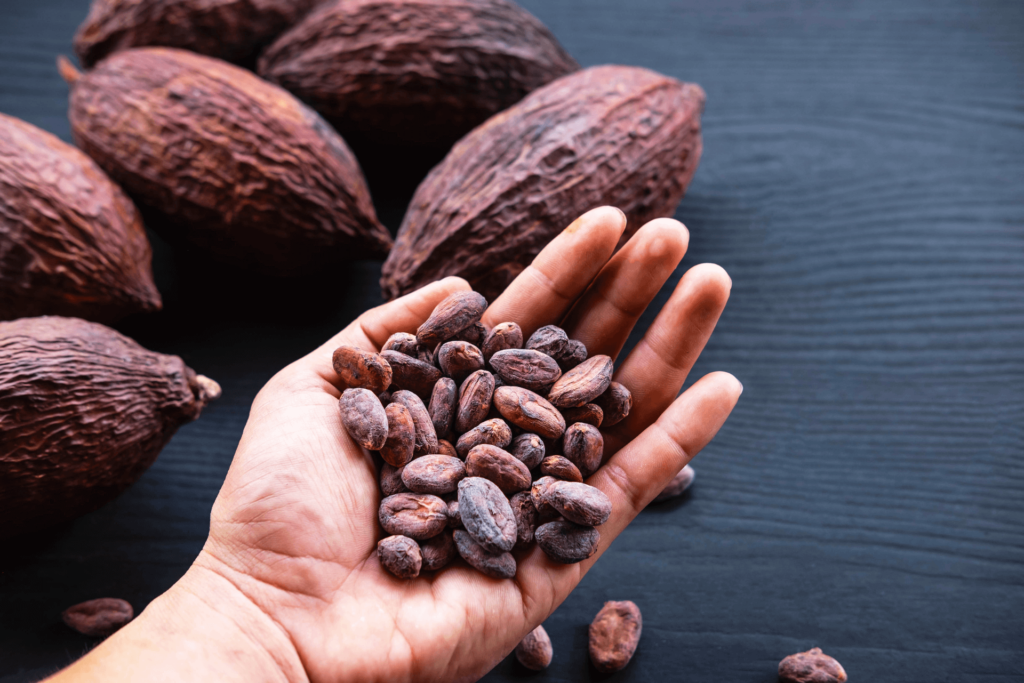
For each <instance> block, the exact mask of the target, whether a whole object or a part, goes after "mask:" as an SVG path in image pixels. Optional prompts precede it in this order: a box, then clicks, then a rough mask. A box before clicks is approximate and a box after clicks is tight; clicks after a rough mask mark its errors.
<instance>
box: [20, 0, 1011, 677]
mask: <svg viewBox="0 0 1024 683" xmlns="http://www.w3.org/2000/svg"><path fill="white" fill-rule="evenodd" d="M524 4H525V5H526V6H527V7H528V8H529V9H530V10H531V11H533V12H534V13H535V14H537V15H538V16H539V17H540V18H541V19H542V20H543V21H545V22H546V23H547V24H548V25H549V26H550V27H551V29H552V30H553V31H554V33H555V34H556V35H557V36H558V38H559V39H560V40H561V41H562V42H563V44H564V45H565V46H566V47H567V48H568V49H569V51H570V52H572V53H573V54H574V55H575V56H576V57H577V58H578V59H579V61H580V62H581V63H582V64H584V65H593V64H600V63H605V62H617V63H626V64H638V65H642V66H646V67H650V68H653V69H657V70H659V71H662V72H664V73H667V74H670V75H672V76H676V77H678V78H681V79H684V80H689V81H696V82H698V83H700V84H701V85H702V86H703V87H704V88H705V89H706V91H707V93H708V105H707V110H706V113H705V116H704V144H705V152H704V158H703V161H702V163H701V166H700V169H699V171H698V172H697V176H696V180H695V181H694V183H693V185H692V187H691V188H690V192H689V194H688V195H687V197H686V198H685V200H684V201H683V204H682V205H681V206H680V208H679V211H678V213H677V214H676V215H677V217H678V218H679V219H681V220H682V221H684V222H685V223H686V224H687V225H688V226H689V228H690V230H691V232H692V239H691V247H690V252H689V254H688V255H687V257H686V260H685V262H684V264H683V266H682V267H681V268H680V270H679V272H677V273H676V275H675V276H674V278H673V280H672V282H670V283H669V285H668V286H667V287H666V290H665V291H664V292H663V293H662V299H661V300H664V296H665V295H667V292H668V291H669V288H670V287H671V286H672V285H674V284H675V281H676V280H677V279H678V277H679V275H680V274H681V273H682V272H683V269H684V268H687V267H689V266H692V265H694V264H696V263H700V262H703V261H713V262H716V263H720V264H721V265H723V266H725V267H726V268H727V269H728V270H729V272H730V273H731V274H732V277H733V280H734V287H733V295H732V301H731V302H730V304H729V308H728V309H727V311H726V313H725V316H724V317H723V318H722V321H721V324H720V325H719V328H718V331H717V332H716V333H715V335H714V337H713V338H712V340H711V343H710V345H709V347H708V349H707V351H706V353H705V354H704V356H703V357H702V358H701V360H700V362H699V363H698V366H697V369H696V370H695V373H694V375H695V376H700V375H702V374H704V373H705V372H708V371H710V370H715V369H723V370H729V371H731V372H733V373H734V374H736V375H737V376H738V377H739V378H740V379H741V380H742V381H743V383H744V385H745V387H746V391H745V393H744V395H743V398H742V399H741V401H740V404H739V406H738V407H737V409H736V412H735V414H734V415H733V417H732V419H731V420H730V421H729V423H728V424H727V425H726V427H725V428H724V429H723V430H722V432H721V433H720V434H719V436H718V438H717V439H716V440H715V441H714V442H713V443H712V444H711V445H710V446H709V447H708V448H707V449H706V451H705V452H704V453H703V454H701V456H700V457H699V459H698V460H696V461H695V467H696V469H697V472H698V476H697V482H696V484H695V486H694V488H693V489H692V493H690V494H689V495H688V497H687V498H686V499H685V500H682V501H679V502H675V503H671V504H668V505H664V506H660V507H657V508H652V509H649V510H648V511H646V512H644V513H643V514H642V515H641V516H640V518H639V519H638V520H637V521H636V522H635V523H634V525H633V526H632V527H631V528H630V529H629V530H628V531H627V532H626V533H625V534H624V535H623V536H622V537H621V538H620V540H619V541H618V542H617V543H616V544H615V545H614V546H613V547H612V549H611V550H610V551H609V553H608V554H607V556H606V557H605V559H603V560H602V561H601V562H600V563H599V564H598V565H597V566H596V567H595V568H594V570H593V571H592V572H591V573H590V574H589V575H588V576H587V577H586V579H585V580H584V581H583V583H582V584H581V585H580V587H579V588H578V589H577V591H576V592H575V593H573V595H572V596H570V597H569V599H568V600H567V601H566V602H565V604H563V605H562V606H561V607H560V608H559V609H558V611H557V612H556V613H555V614H554V615H552V617H551V618H550V619H549V620H548V621H547V623H546V627H547V629H548V631H549V633H550V634H551V638H552V641H553V642H554V647H555V659H554V663H553V664H552V666H551V668H550V669H549V670H548V671H547V672H546V673H544V674H541V675H539V676H537V677H536V678H537V680H551V681H585V680H591V679H594V678H596V677H597V676H596V674H595V673H594V671H593V670H592V669H590V667H589V664H588V660H587V652H586V627H587V624H588V623H589V621H590V620H591V618H592V617H593V615H594V614H595V613H596V612H597V610H598V609H599V608H600V606H601V604H602V603H603V602H604V601H605V600H610V599H631V600H634V601H635V602H636V603H637V604H638V605H639V606H640V608H641V609H642V610H643V616H644V635H643V640H642V642H641V645H640V649H639V651H638V652H637V655H636V657H635V659H634V661H633V662H632V663H631V664H630V666H629V667H628V668H627V669H626V670H625V671H623V672H622V673H620V674H618V675H617V676H615V677H614V678H615V680H623V681H626V680H628V681H669V680H685V681H689V682H693V683H696V682H700V681H704V682H708V683H711V682H716V683H717V682H718V681H729V682H733V683H743V682H746V683H767V682H768V681H772V680H774V671H775V667H776V664H777V662H778V660H779V659H780V658H782V657H783V656H784V655H787V654H790V653H792V652H796V651H798V650H806V649H808V648H810V647H812V646H815V645H818V646H821V647H823V648H824V649H825V651H826V652H829V653H831V654H833V655H835V656H836V657H837V658H838V659H839V660H840V661H841V662H842V663H843V664H844V666H845V667H846V669H847V671H848V672H849V674H850V677H851V680H852V681H854V683H860V682H862V681H902V682H911V681H913V682H917V681H920V682H921V683H936V682H953V681H972V682H973V681H983V682H985V683H1003V682H1008V681H1021V680H1024V389H1022V387H1021V385H1022V380H1024V187H1022V186H1024V4H1022V3H1020V2H1015V1H1013V0H1006V1H1005V2H999V1H997V0H979V1H977V2H967V1H966V0H965V1H962V2H956V1H954V0H907V1H904V2H894V1H893V0H870V1H864V2H826V1H819V2H815V1H804V2H801V1H797V0H776V1H765V2H754V1H750V0H747V1H739V0H719V1H717V2H697V1H695V0H690V1H686V2H668V1H665V0H661V1H658V0H630V1H629V2H624V1H622V2H620V1H619V0H600V1H598V0H573V1H567V0H557V1H556V0H547V1H546V2H545V1H543V0H529V1H528V2H525V3H524ZM86 10H87V2H86V0H31V1H29V0H7V2H5V3H3V5H2V6H0V111H3V112H5V113H7V114H12V115H14V116H18V117H21V118H23V119H26V120H28V121H30V122H32V123H34V124H37V125H39V126H41V127H43V128H45V129H47V130H50V131H53V132H54V133H56V134H58V135H60V136H61V137H63V138H64V139H69V132H68V124H67V121H66V118H65V111H66V96H67V95H66V88H65V86H64V84H63V83H62V82H61V80H60V78H59V77H58V75H57V72H56V70H55V68H54V57H55V56H56V54H57V53H61V52H64V53H66V52H68V51H69V49H70V41H71V36H72V34H73V32H74V30H75V28H76V27H77V25H78V23H79V22H80V21H81V20H82V18H83V17H84V16H85V13H86ZM374 157H375V159H374V160H373V161H370V160H368V159H366V158H364V163H366V164H367V165H369V166H372V169H371V170H370V176H371V181H372V185H373V187H372V189H373V192H374V196H375V198H376V200H377V204H378V211H379V212H380V213H381V215H382V217H383V218H384V219H385V221H386V222H387V223H388V224H389V226H390V227H391V228H392V229H394V228H396V227H397V224H398V222H399V221H400V218H401V215H402V211H403V209H404V206H405V202H406V201H407V199H408V196H409V194H410V193H411V189H412V187H413V186H414V184H415V182H416V181H417V180H418V175H419V174H420V173H422V163H423V162H422V161H421V162H419V164H420V165H418V166H417V165H416V164H413V165H412V169H413V170H411V171H409V172H406V173H403V172H401V171H396V170H395V169H396V168H399V169H400V168H405V167H406V166H408V164H407V163H406V160H405V159H404V157H403V156H402V155H401V153H400V151H394V150H393V151H391V152H390V153H389V154H383V153H381V154H376V155H374ZM154 241H155V246H154V248H155V249H156V268H157V276H158V283H159V285H160V287H161V289H162V290H163V291H164V294H165V301H166V310H165V311H164V312H163V313H161V314H159V315H156V316H152V317H151V318H145V319H137V320H128V321H126V322H125V323H124V324H123V325H121V326H120V327H121V329H122V330H124V331H125V332H127V333H128V334H130V335H133V336H134V337H136V338H137V339H138V340H139V341H140V342H141V343H142V344H144V345H146V346H148V347H150V348H153V349H157V350H160V351H165V352H169V353H176V354H179V355H181V356H183V357H184V358H185V359H186V361H187V362H188V363H189V364H190V365H191V366H192V367H194V368H196V369H197V370H199V371H200V372H203V373H205V374H208V375H210V376H212V377H214V378H216V379H218V380H219V381H220V382H221V383H222V384H223V387H224V396H223V398H222V399H221V400H220V402H218V403H216V404H215V405H212V406H211V407H210V408H209V409H208V410H207V411H206V413H205V414H204V415H203V416H202V418H201V419H200V420H199V421H198V422H196V423H194V424H192V425H189V426H187V427H185V428H183V429H182V430H181V431H180V432H179V433H178V435H177V436H176V437H175V438H174V440H173V441H172V442H171V443H170V445H169V446H168V447H167V448H166V449H165V450H164V452H163V454H162V455H161V456H160V458H159V460H157V462H156V464H155V465H154V466H153V467H152V469H150V470H149V472H147V473H146V475H145V476H143V477H142V479H141V480H140V481H139V482H138V483H137V484H135V485H134V486H133V487H132V488H131V489H130V490H129V491H128V492H127V493H125V494H124V495H123V496H121V498H120V499H118V500H117V501H115V502H113V503H111V504H109V505H107V506H106V507H104V508H103V509H101V510H100V511H98V512H96V513H94V514H91V515H88V516H87V517H84V518H82V519H80V520H78V521H77V522H75V523H73V524H70V525H68V526H66V527H64V528H61V529H57V530H55V531H53V532H52V533H49V534H46V535H45V536H43V537H40V538H36V539H32V540H31V541H27V542H22V543H18V544H15V545H13V546H12V545H10V544H8V545H4V546H3V547H2V548H0V681H2V682H3V683H12V682H14V681H33V680H36V679H38V678H40V677H42V676H43V675H44V674H47V673H48V672H51V671H53V670H55V669H57V668H59V667H61V666H63V665H65V664H67V663H68V662H70V661H72V660H73V659H75V658H76V657H78V656H80V655H81V654H82V652H83V651H85V650H86V649H88V648H89V647H90V646H91V645H92V643H91V641H89V640H87V639H85V638H83V637H81V636H79V635H77V634H75V633H73V632H71V631H70V630H68V629H66V628H65V627H64V626H63V624H62V623H61V622H60V617H59V615H60V612H61V610H62V609H63V608H64V607H66V606H68V605H69V604H72V603H75V602H78V601H80V600H84V599H88V598H92V597H96V596H102V595H116V596H122V597H125V598H127V599H128V600H130V601H131V602H132V603H133V604H134V605H135V606H136V608H137V609H139V608H142V607H144V606H145V605H146V603H147V602H149V601H150V600H151V599H152V598H153V597H155V596H156V595H158V594H159V593H160V592H162V591H164V590H165V589H166V588H167V587H168V586H170V585H171V584H172V583H173V582H174V581H175V580H176V579H177V578H178V577H179V576H180V575H181V574H182V573H183V572H184V571H185V569H186V568H187V567H188V565H189V563H190V562H191V561H192V559H193V557H194V556H195V555H196V553H197V552H198V551H199V549H200V547H201V546H202V543H203V540H204V538H205V536H206V533H207V528H208V516H209V511H210V506H211V504H212V502H213V499H214V497H215V496H216V494H217V491H218V488H219V487H220V484H221V481H222V479H223V476H224V473H225V471H226V470H227V467H228V464H229V462H230V460H231V456H232V453H233V451H234V448H235V445H236V443H237V440H238V437H239V434H240V433H241V430H242V426H243V424H244V422H245V419H246V416H247V412H248V407H249V404H250V402H251V400H252V398H253V396H254V394H255V393H256V391H257V390H258V389H259V388H260V386H261V385H262V384H263V382H265V381H266V380H267V378H269V377H270V376H271V375H272V374H273V373H274V372H275V370H277V369H278V368H280V367H281V366H283V365H284V364H286V363H287V362H289V361H290V360H292V359H294V358H296V357H297V356H299V355H301V354H303V353H305V352H306V351H308V350H310V349H311V348H313V347H314V346H315V345H317V344H318V343H319V342H321V341H322V340H323V339H325V338H326V337H327V336H329V335H330V334H332V333H333V332H334V331H335V330H337V329H338V328H340V327H341V326H342V325H343V324H344V323H345V322H347V321H348V320H350V319H351V318H352V317H353V316H354V315H356V314H357V313H358V312H359V311H361V310H363V309H365V308H367V307H369V306H372V305H374V304H376V303H378V302H379V300H380V293H379V288H378V286H377V278H378V276H379V270H380V264H379V263H360V264H356V265H353V266H346V267H344V268H341V269H339V272H337V273H335V274H333V275H332V276H331V277H330V278H328V279H326V280H324V281H314V282H305V283H296V284H295V285H294V286H292V287H290V288H284V289H282V288H278V287H273V286H270V285H266V284H265V283H264V284H263V285H261V284H260V283H256V284H255V285H254V284H253V283H251V282H246V283H240V282H239V278H238V277H237V275H236V274H233V273H228V272H219V273H210V272H202V271H199V270H198V268H197V266H196V264H195V263H194V262H193V261H190V260H189V259H188V258H186V257H184V256H182V255H180V254H174V253H172V252H171V251H170V250H169V249H168V248H167V247H166V245H165V244H163V243H162V242H161V241H159V240H154ZM190 271H192V272H190ZM659 305H660V304H659ZM657 308H658V306H655V310H656V309H657ZM653 314H654V311H653V310H652V311H651V312H650V314H649V315H648V316H647V317H645V323H643V324H642V325H641V327H643V326H645V325H646V321H649V320H651V319H652V317H653ZM0 523H2V522H0ZM526 675H527V674H526V673H525V671H524V670H523V669H521V668H520V667H519V666H518V665H517V664H516V663H515V662H513V661H511V660H507V661H506V662H504V663H503V664H501V665H500V666H499V667H498V668H497V669H496V670H495V671H494V672H493V673H492V674H491V675H490V676H489V677H488V680H495V681H498V680H508V679H518V678H522V677H524V676H526Z"/></svg>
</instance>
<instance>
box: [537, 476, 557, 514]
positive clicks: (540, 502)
mask: <svg viewBox="0 0 1024 683" xmlns="http://www.w3.org/2000/svg"><path fill="white" fill-rule="evenodd" d="M556 481H558V480H557V479H555V478H554V477H549V476H547V475H544V476H542V477H540V478H538V479H537V481H535V482H533V485H532V486H531V487H530V498H532V499H533V506H534V507H535V508H537V512H540V513H544V512H546V511H547V510H551V511H552V512H553V511H554V510H553V508H552V507H551V506H550V505H548V504H547V503H545V502H544V492H545V491H547V488H548V486H549V485H550V484H553V483H554V482H556Z"/></svg>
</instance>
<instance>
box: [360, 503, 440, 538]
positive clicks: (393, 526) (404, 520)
mask: <svg viewBox="0 0 1024 683" xmlns="http://www.w3.org/2000/svg"><path fill="white" fill-rule="evenodd" d="M377 516H378V518H379V519H380V525H381V526H382V527H384V531H386V532H388V533H389V534H394V535H401V536H408V537H409V538H412V539H415V540H417V541H422V540H425V539H428V538H431V537H433V536H437V535H438V534H439V533H441V531H443V530H444V528H445V527H446V526H448V506H447V505H446V504H445V502H444V501H443V500H441V499H440V498H438V497H437V496H433V495H430V494H428V493H396V494H395V495H393V496H388V497H387V498H385V499H384V500H382V501H381V502H380V510H379V511H378V515H377Z"/></svg>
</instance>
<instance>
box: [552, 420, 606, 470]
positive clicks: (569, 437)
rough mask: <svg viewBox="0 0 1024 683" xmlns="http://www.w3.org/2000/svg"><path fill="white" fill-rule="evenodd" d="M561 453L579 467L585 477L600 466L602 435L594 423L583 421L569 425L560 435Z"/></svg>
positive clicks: (602, 449)
mask: <svg viewBox="0 0 1024 683" xmlns="http://www.w3.org/2000/svg"><path fill="white" fill-rule="evenodd" d="M562 455H564V456H565V457H566V458H567V459H569V460H571V461H572V463H573V464H574V465H576V467H578V468H580V473H581V474H582V475H583V477H584V478H587V477H589V476H590V475H591V474H593V473H594V472H596V471H597V468H598V467H600V466H601V458H602V457H603V456H604V437H603V436H601V432H600V430H598V428H597V427H595V426H594V425H589V424H587V423H585V422H577V423H576V424H572V425H569V426H568V427H567V428H566V430H565V435H564V436H563V437H562Z"/></svg>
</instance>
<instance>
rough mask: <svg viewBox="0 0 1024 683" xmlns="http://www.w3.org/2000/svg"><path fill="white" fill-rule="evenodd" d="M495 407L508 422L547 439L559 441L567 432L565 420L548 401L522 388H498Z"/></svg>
mask: <svg viewBox="0 0 1024 683" xmlns="http://www.w3.org/2000/svg"><path fill="white" fill-rule="evenodd" d="M493 400H494V406H495V407H496V408H497V409H498V412H500V413H501V416H502V417H504V418H505V419H506V420H508V421H509V422H511V423H512V424H514V425H516V426H517V427H521V428H523V429H525V430H526V431H528V432H536V433H537V434H539V435H540V436H542V437H544V438H546V439H557V438H558V437H560V436H562V433H563V432H564V431H565V419H564V418H563V417H562V414H561V413H560V412H558V409H557V408H555V407H554V406H553V405H551V404H550V403H548V401H547V399H545V398H543V397H542V396H540V395H539V394H535V393H534V392H532V391H530V390H529V389H523V388H522V387H498V388H497V389H495V390H494V399H493Z"/></svg>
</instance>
